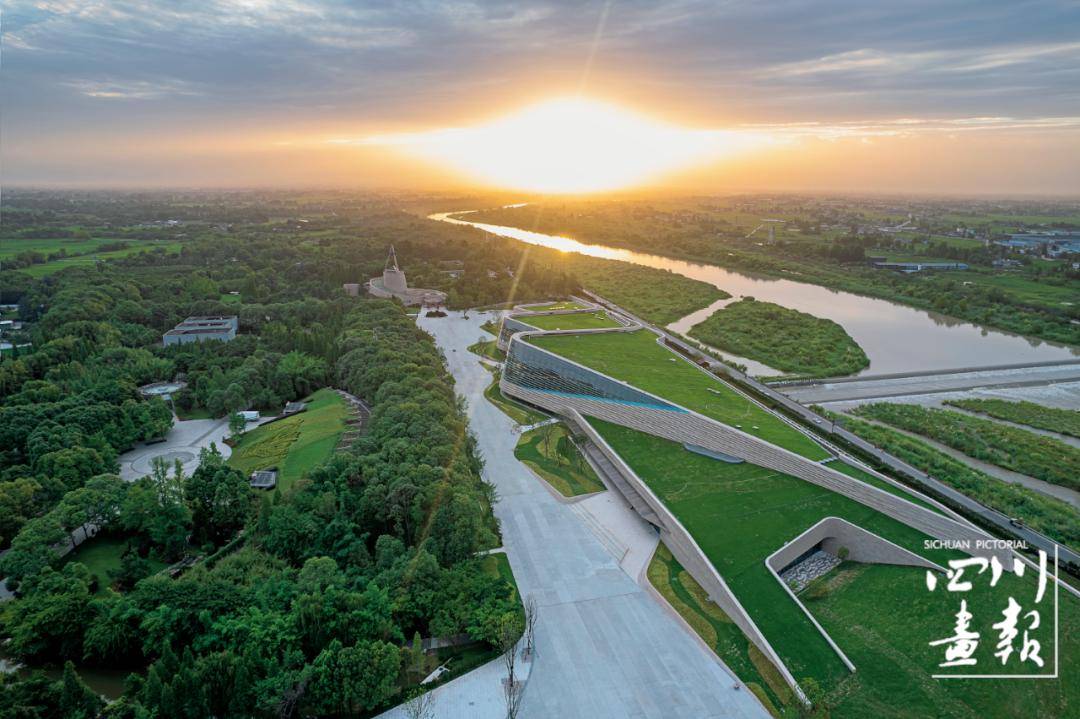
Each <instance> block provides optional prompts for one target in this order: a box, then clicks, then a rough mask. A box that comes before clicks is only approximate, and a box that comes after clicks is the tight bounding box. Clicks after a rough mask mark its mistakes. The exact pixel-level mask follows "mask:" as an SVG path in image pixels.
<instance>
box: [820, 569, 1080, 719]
mask: <svg viewBox="0 0 1080 719" xmlns="http://www.w3.org/2000/svg"><path fill="white" fill-rule="evenodd" d="M1028 579H1030V577H1027V578H1025V579H1024V580H1020V579H1018V578H1016V577H1014V576H1013V575H1011V574H1009V573H1006V574H1004V575H1003V576H1002V578H1001V581H1000V583H999V584H998V586H997V587H996V588H993V589H991V588H990V587H989V584H988V582H986V581H985V580H984V581H982V582H980V581H978V580H976V581H974V582H973V585H974V587H973V589H972V590H971V591H970V592H966V593H963V594H955V593H949V592H945V591H942V587H941V586H939V588H938V589H937V591H935V592H933V593H931V592H929V591H927V589H926V584H925V574H924V573H923V572H922V571H920V570H916V569H912V568H909V567H898V566H889V565H866V564H856V563H852V562H845V563H844V564H842V565H841V566H840V567H839V568H838V569H837V570H835V571H834V572H832V573H830V574H828V575H826V576H825V577H822V578H821V579H820V580H818V581H817V582H815V583H813V584H811V586H810V587H808V588H807V589H806V590H804V591H803V593H802V594H801V598H802V599H803V601H804V602H805V603H806V605H807V607H808V608H809V609H810V611H811V612H812V613H813V614H814V617H815V618H816V619H817V620H818V621H819V622H820V623H821V625H822V626H823V627H824V628H825V630H826V631H828V632H829V634H830V635H831V636H832V637H833V639H834V640H835V641H836V642H837V643H838V644H839V645H840V646H841V647H842V648H843V649H844V652H845V653H847V655H848V658H849V659H851V661H852V662H853V663H854V664H855V666H856V667H857V668H858V671H857V672H856V673H855V674H852V675H851V676H850V677H848V678H847V679H846V680H844V682H842V684H841V685H840V686H838V687H836V688H835V689H834V690H833V691H832V692H831V697H830V700H831V701H830V703H831V704H832V705H833V706H832V708H831V713H832V716H833V717H835V718H837V719H840V718H846V717H852V718H859V719H861V718H862V717H874V716H877V717H903V718H910V719H917V718H921V717H929V716H934V717H981V718H983V719H998V718H1001V719H1004V718H1005V717H1016V718H1021V717H1024V718H1026V717H1034V716H1039V717H1066V716H1075V710H1076V708H1077V706H1080V682H1077V681H1076V672H1077V670H1078V669H1080V612H1078V611H1077V609H1078V607H1077V602H1076V601H1075V600H1073V599H1071V598H1067V595H1066V594H1065V593H1064V592H1062V593H1061V597H1060V602H1061V604H1060V610H1061V613H1060V622H1061V626H1060V641H1061V656H1060V660H1061V666H1060V668H1059V672H1058V674H1059V676H1061V677H1062V678H1061V679H1057V680H1040V681H1026V680H1025V681H1020V680H985V679H983V680H936V679H932V678H930V676H929V675H930V674H931V673H937V672H938V671H940V672H942V673H946V672H950V671H952V672H955V671H956V670H955V669H940V670H939V669H938V668H937V664H938V663H940V662H942V661H944V653H943V648H942V647H931V646H929V642H930V641H932V640H935V639H939V638H944V637H948V636H951V635H952V632H953V628H954V626H953V625H954V623H955V614H956V612H957V610H958V609H959V604H960V599H965V600H966V601H967V607H968V611H970V612H971V613H972V614H973V615H974V619H973V620H972V629H973V630H975V631H978V632H980V634H981V635H982V641H981V642H980V646H979V649H978V651H977V653H976V655H975V657H976V658H977V660H978V664H977V665H976V666H975V667H971V668H970V669H972V670H975V671H974V672H973V673H988V674H998V673H1004V674H1008V673H1015V672H1017V671H1018V669H1019V668H1020V667H1022V666H1026V667H1028V670H1029V671H1030V673H1039V672H1040V671H1047V672H1048V673H1049V671H1050V670H1051V669H1052V667H1053V655H1054V653H1053V630H1052V624H1053V610H1052V607H1053V604H1052V594H1050V593H1049V592H1048V594H1047V595H1046V597H1044V598H1043V601H1042V603H1041V604H1038V605H1035V604H1033V600H1034V587H1033V585H1032V583H1031V582H1030V581H1027V580H1028ZM1009 596H1013V597H1015V598H1016V600H1017V601H1018V602H1019V603H1020V604H1021V605H1022V606H1023V608H1024V611H1025V612H1026V611H1028V610H1029V609H1032V608H1038V609H1039V610H1040V614H1041V618H1042V621H1043V622H1044V624H1043V625H1042V626H1043V627H1045V631H1042V630H1034V632H1033V636H1036V637H1037V638H1038V639H1040V641H1042V651H1041V653H1040V654H1041V656H1042V658H1043V659H1044V660H1046V666H1045V667H1044V669H1043V670H1040V669H1039V668H1038V667H1037V666H1034V665H1032V664H1030V663H1027V664H1024V665H1021V664H1019V663H1018V653H1017V654H1014V655H1013V656H1012V657H1010V659H1009V664H1008V665H1007V666H1006V667H1005V668H1002V666H1001V663H1000V660H999V659H997V658H995V657H994V656H993V652H994V650H995V648H996V647H995V644H996V642H997V640H998V633H999V630H997V629H994V628H993V627H992V626H991V625H992V624H993V623H994V622H997V621H1000V619H1001V611H1002V610H1003V609H1004V608H1005V606H1006V605H1007V603H1008V597H1009ZM1023 626H1026V623H1025V624H1024V625H1023ZM1018 641H1020V640H1018ZM1017 646H1018V647H1019V644H1018V645H1017Z"/></svg>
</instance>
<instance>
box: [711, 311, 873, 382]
mask: <svg viewBox="0 0 1080 719" xmlns="http://www.w3.org/2000/svg"><path fill="white" fill-rule="evenodd" d="M690 336H691V337H693V338H694V339H697V340H700V341H702V342H704V343H705V344H708V345H711V346H713V347H716V348H717V349H720V350H724V351H726V352H731V353H732V354H736V355H738V356H740V357H746V358H747V359H752V360H757V361H758V362H764V363H765V364H767V365H768V366H770V367H775V368H776V369H778V370H782V371H784V372H787V373H790V374H796V375H801V376H806V377H837V376H840V375H848V374H853V373H855V372H858V371H859V370H863V369H866V368H867V367H869V366H870V360H869V359H868V358H867V356H866V353H865V352H863V350H862V348H861V347H859V345H858V344H856V342H855V340H853V339H852V338H851V335H849V334H848V333H847V332H846V331H844V328H843V327H841V326H840V325H838V324H837V323H835V322H833V321H832V320H826V319H822V318H820V317H815V316H813V315H810V314H807V313H805V312H799V311H798V310H793V309H789V308H787V307H782V306H780V305H777V304H773V303H772V302H758V301H756V300H751V299H744V300H739V301H738V302H733V303H731V304H729V305H727V306H726V307H724V308H723V309H720V310H717V311H716V312H714V313H712V315H710V316H709V317H708V318H706V319H705V321H703V322H701V323H699V324H696V325H694V327H693V328H692V329H691V330H690Z"/></svg>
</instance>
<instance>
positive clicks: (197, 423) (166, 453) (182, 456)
mask: <svg viewBox="0 0 1080 719" xmlns="http://www.w3.org/2000/svg"><path fill="white" fill-rule="evenodd" d="M255 426H256V425H255V423H249V424H248V429H254V427H255ZM227 436H229V419H228V418H227V417H226V418H225V419H189V420H187V421H183V422H182V421H180V420H175V421H174V423H173V428H172V429H171V430H169V434H168V435H166V437H165V441H164V442H157V443H154V444H142V445H139V446H138V447H136V448H135V449H133V450H130V451H128V452H124V453H123V454H122V455H120V458H119V459H120V477H121V479H124V480H126V481H128V482H134V481H135V480H136V479H138V478H139V477H142V476H145V475H147V474H150V469H151V463H152V461H153V459H154V458H155V457H162V458H163V459H165V461H167V462H169V464H170V465H171V464H172V463H173V461H174V460H177V459H179V460H180V462H181V463H182V464H183V466H184V473H185V474H187V475H188V476H190V475H191V473H192V472H194V471H195V470H196V469H198V467H199V450H200V449H202V448H203V447H209V446H210V443H211V442H213V443H215V444H216V445H217V448H218V450H220V451H221V455H222V456H223V457H228V456H229V455H230V454H232V450H231V449H230V448H229V445H227V444H225V442H224V440H225V438H226V437H227Z"/></svg>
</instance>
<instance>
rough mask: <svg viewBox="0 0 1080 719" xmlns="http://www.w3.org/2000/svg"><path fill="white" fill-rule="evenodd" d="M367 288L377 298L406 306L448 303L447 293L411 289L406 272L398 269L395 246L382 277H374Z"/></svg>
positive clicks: (387, 259) (388, 257)
mask: <svg viewBox="0 0 1080 719" xmlns="http://www.w3.org/2000/svg"><path fill="white" fill-rule="evenodd" d="M365 286H366V287H367V291H368V292H369V293H370V294H371V295H373V296H375V297H382V298H384V299H393V298H396V299H399V300H401V301H402V303H404V304H405V305H441V304H443V303H445V302H446V293H445V292H440V291H439V290H425V289H422V288H419V287H409V285H408V282H407V281H406V279H405V271H404V270H402V269H401V268H400V267H398V261H397V253H396V252H394V246H393V245H391V246H390V254H389V255H388V256H387V258H386V265H385V267H384V268H383V273H382V277H372V278H371V279H370V280H368V282H367V284H366V285H365Z"/></svg>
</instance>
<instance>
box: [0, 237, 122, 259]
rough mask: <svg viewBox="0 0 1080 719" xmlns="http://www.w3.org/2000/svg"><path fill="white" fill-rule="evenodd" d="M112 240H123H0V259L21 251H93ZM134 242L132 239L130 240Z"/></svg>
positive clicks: (105, 238) (97, 238)
mask: <svg viewBox="0 0 1080 719" xmlns="http://www.w3.org/2000/svg"><path fill="white" fill-rule="evenodd" d="M114 242H125V240H120V239H117V238H115V237H93V238H90V239H85V240H77V239H75V238H72V237H50V238H44V239H26V240H21V239H13V238H6V239H4V240H0V260H6V259H9V258H11V257H15V256H16V255H20V254H22V253H23V252H40V253H41V254H43V255H51V254H53V253H54V252H59V251H60V250H65V251H66V252H67V253H68V254H69V255H77V254H82V253H84V252H94V251H95V250H97V248H99V247H101V246H102V245H108V244H112V243H114ZM132 242H134V241H132Z"/></svg>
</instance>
